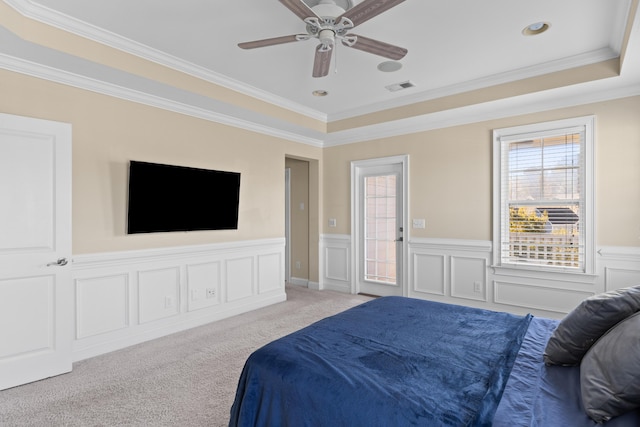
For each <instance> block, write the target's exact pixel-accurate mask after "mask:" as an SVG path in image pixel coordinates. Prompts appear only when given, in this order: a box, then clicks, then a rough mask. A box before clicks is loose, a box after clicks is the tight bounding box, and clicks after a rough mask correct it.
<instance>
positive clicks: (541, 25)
mask: <svg viewBox="0 0 640 427" xmlns="http://www.w3.org/2000/svg"><path fill="white" fill-rule="evenodd" d="M549 27H551V24H549V23H548V22H543V21H540V22H534V23H533V24H529V25H527V26H526V27H524V29H523V30H522V34H523V35H525V36H537V35H538V34H542V33H544V32H545V31H547V30H548V29H549Z"/></svg>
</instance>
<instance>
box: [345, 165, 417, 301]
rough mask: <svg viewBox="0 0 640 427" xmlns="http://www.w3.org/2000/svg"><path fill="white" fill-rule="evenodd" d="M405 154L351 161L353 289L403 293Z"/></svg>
mask: <svg viewBox="0 0 640 427" xmlns="http://www.w3.org/2000/svg"><path fill="white" fill-rule="evenodd" d="M406 160H407V159H406V157H393V158H385V159H375V160H366V161H360V162H354V164H353V167H354V171H353V172H354V175H355V180H354V183H353V185H354V186H355V188H354V190H355V191H354V192H353V195H354V196H353V197H354V200H353V203H352V204H353V205H354V208H355V209H354V224H353V228H352V230H354V232H355V233H354V234H355V235H354V238H353V241H354V242H355V243H356V244H355V248H354V249H355V250H354V253H355V259H354V262H353V264H354V270H355V271H356V280H355V283H356V292H359V293H365V294H371V295H380V296H387V295H405V294H406V291H405V287H404V280H403V277H404V259H405V257H404V253H405V248H406V245H405V237H406V230H405V218H404V216H405V215H404V212H405V203H406V198H405V192H406V190H405V171H406V163H407V161H406Z"/></svg>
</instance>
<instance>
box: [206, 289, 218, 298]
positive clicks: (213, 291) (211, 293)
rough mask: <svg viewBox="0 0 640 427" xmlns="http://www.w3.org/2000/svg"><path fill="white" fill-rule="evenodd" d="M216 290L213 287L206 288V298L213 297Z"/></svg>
mask: <svg viewBox="0 0 640 427" xmlns="http://www.w3.org/2000/svg"><path fill="white" fill-rule="evenodd" d="M215 297H216V290H215V288H207V298H215Z"/></svg>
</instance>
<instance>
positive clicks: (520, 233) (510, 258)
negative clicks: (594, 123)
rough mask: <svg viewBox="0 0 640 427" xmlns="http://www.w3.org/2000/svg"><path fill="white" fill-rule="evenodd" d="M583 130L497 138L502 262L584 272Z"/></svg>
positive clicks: (543, 132) (584, 195)
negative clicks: (498, 144) (498, 147)
mask: <svg viewBox="0 0 640 427" xmlns="http://www.w3.org/2000/svg"><path fill="white" fill-rule="evenodd" d="M585 132H586V130H585V126H577V127H570V128H564V129H553V130H544V131H542V132H531V133H527V134H516V135H508V136H501V137H500V138H499V143H500V156H501V158H500V165H501V171H500V173H501V177H500V189H499V194H500V233H499V235H500V242H499V244H500V264H501V265H503V266H504V265H520V266H536V267H545V268H550V269H563V270H566V269H569V270H573V271H577V272H578V271H579V272H584V271H585V268H586V267H585V260H586V256H585V247H586V240H585V234H586V227H585V222H586V215H587V210H586V208H585V206H586V195H587V194H586V193H587V192H586V188H585V182H586V180H587V177H586V175H585V174H586V168H585V151H586V150H585Z"/></svg>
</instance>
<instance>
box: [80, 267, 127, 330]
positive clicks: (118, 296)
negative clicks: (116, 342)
mask: <svg viewBox="0 0 640 427" xmlns="http://www.w3.org/2000/svg"><path fill="white" fill-rule="evenodd" d="M74 282H75V292H76V301H75V304H76V335H75V339H82V338H86V337H90V336H92V335H98V334H102V333H105V332H111V331H116V330H118V329H124V328H127V327H128V326H129V275H128V274H116V275H113V276H105V277H93V278H88V279H76V280H75V281H74Z"/></svg>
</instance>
